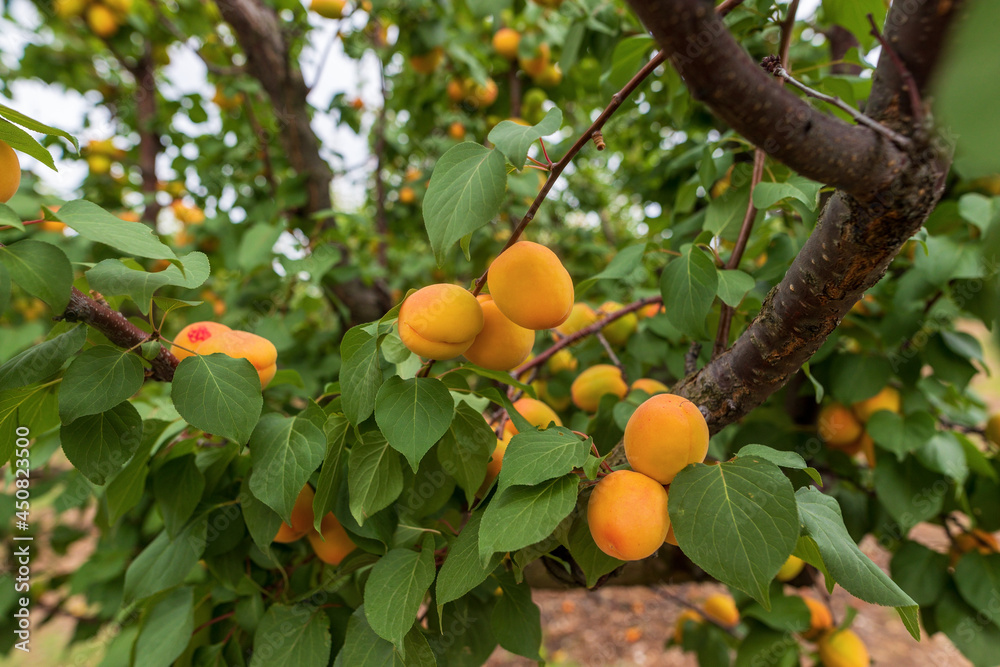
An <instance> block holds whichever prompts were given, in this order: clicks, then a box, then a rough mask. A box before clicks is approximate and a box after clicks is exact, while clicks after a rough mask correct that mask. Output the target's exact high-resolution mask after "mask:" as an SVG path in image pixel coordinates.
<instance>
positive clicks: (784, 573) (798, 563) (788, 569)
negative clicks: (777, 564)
mask: <svg viewBox="0 0 1000 667" xmlns="http://www.w3.org/2000/svg"><path fill="white" fill-rule="evenodd" d="M805 566H806V562H805V561H804V560H802V559H801V558H799V557H798V556H789V557H788V560H786V561H785V564H784V565H782V566H781V569H780V570H778V574H776V575H774V578H775V579H777V580H778V581H791V580H792V579H794V578H795V577H797V576H799V573H800V572H802V568H804V567H805Z"/></svg>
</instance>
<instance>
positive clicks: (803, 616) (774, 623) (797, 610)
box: [740, 595, 810, 632]
mask: <svg viewBox="0 0 1000 667" xmlns="http://www.w3.org/2000/svg"><path fill="white" fill-rule="evenodd" d="M740 616H741V617H742V618H756V619H757V620H759V621H761V622H762V623H764V624H765V625H767V626H768V627H771V628H774V629H775V630H783V631H785V632H805V631H806V630H808V629H809V617H810V612H809V607H807V606H806V603H805V602H803V601H802V598H801V597H799V596H798V595H788V596H784V595H779V596H777V597H772V598H771V609H770V610H767V609H764V608H763V607H762V606H760V605H759V604H757V603H756V602H754V603H752V604H750V605H748V606H747V607H744V608H743V609H741V610H740Z"/></svg>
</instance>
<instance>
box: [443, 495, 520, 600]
mask: <svg viewBox="0 0 1000 667" xmlns="http://www.w3.org/2000/svg"><path fill="white" fill-rule="evenodd" d="M482 520H483V512H482V511H481V510H477V511H475V512H473V513H472V514H471V515H470V516H469V520H468V521H467V522H466V523H465V526H464V527H463V528H462V532H460V533H459V534H458V537H457V538H455V541H454V542H452V543H451V546H449V547H448V557H447V558H446V559H445V561H444V565H442V566H441V571H440V572H438V577H437V585H436V587H435V591H434V599H435V601H436V602H437V604H438V607H443V606H444V605H445V604H447V603H448V602H451V601H453V600H457V599H458V598H460V597H462V596H463V595H465V594H466V593H468V592H469V591H471V590H472V589H473V588H475V587H476V586H478V585H479V584H481V583H483V582H484V581H486V578H487V577H488V576H490V572H492V571H493V570H495V569H496V566H497V565H499V564H500V559H501V558H502V557H503V556H502V554H499V553H496V554H493V555H492V556H491V557H490V558H489V560H488V561H487V562H486V563H485V565H484V564H483V562H482V561H481V560H480V559H479V530H480V525H481V523H482Z"/></svg>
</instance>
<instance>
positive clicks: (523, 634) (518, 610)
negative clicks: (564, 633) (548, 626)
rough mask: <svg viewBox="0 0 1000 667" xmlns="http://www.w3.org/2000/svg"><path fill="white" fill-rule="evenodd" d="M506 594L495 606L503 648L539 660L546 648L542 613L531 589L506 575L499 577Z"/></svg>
mask: <svg viewBox="0 0 1000 667" xmlns="http://www.w3.org/2000/svg"><path fill="white" fill-rule="evenodd" d="M497 579H498V581H499V583H500V588H501V589H502V594H501V595H500V597H499V598H498V599H497V603H496V606H495V607H493V616H492V619H491V620H492V623H493V634H494V635H495V636H496V638H497V641H498V642H499V643H500V646H502V647H504V648H505V649H507V650H508V651H510V652H511V653H514V654H517V655H523V656H524V657H525V658H528V659H529V660H538V659H539V655H538V649H539V648H541V645H542V621H541V611H540V610H539V609H538V605H536V604H535V603H534V602H532V600H531V586H529V585H528V583H527V582H526V581H522V582H520V583H518V582H516V581H515V580H514V575H513V574H511V573H510V572H504V573H502V574H501V575H500V576H499V577H497Z"/></svg>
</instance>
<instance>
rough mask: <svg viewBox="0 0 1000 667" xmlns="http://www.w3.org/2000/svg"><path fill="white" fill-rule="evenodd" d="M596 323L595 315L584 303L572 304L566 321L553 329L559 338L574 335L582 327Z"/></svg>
mask: <svg viewBox="0 0 1000 667" xmlns="http://www.w3.org/2000/svg"><path fill="white" fill-rule="evenodd" d="M596 321H597V313H595V312H594V309H593V308H591V307H590V306H588V305H587V304H585V303H574V304H573V307H572V308H571V309H570V312H569V317H567V318H566V321H565V322H563V323H562V324H560V325H559V326H557V327H556V328H555V330H556V333H558V334H559V335H560V336H569V335H572V334H575V333H576V332H577V331H579V330H580V329H583V328H584V327H589V326H590V325H591V324H593V323H594V322H596Z"/></svg>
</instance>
